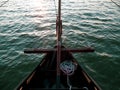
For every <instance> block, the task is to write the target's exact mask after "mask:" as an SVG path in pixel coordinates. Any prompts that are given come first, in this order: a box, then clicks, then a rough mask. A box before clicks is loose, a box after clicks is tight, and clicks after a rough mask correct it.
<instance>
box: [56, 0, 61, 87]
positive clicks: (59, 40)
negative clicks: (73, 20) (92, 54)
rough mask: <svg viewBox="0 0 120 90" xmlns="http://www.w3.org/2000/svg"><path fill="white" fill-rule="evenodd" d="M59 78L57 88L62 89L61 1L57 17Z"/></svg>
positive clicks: (57, 78)
mask: <svg viewBox="0 0 120 90" xmlns="http://www.w3.org/2000/svg"><path fill="white" fill-rule="evenodd" d="M56 21H57V25H56V29H57V30H56V31H57V76H56V88H60V61H61V46H62V43H61V31H62V25H61V24H62V23H61V0H59V1H58V16H57V20H56Z"/></svg>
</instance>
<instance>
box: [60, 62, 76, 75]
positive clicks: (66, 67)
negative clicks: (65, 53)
mask: <svg viewBox="0 0 120 90" xmlns="http://www.w3.org/2000/svg"><path fill="white" fill-rule="evenodd" d="M60 69H61V70H62V71H63V72H64V73H65V74H66V75H72V74H73V73H74V71H75V69H76V65H75V64H74V63H73V62H72V61H68V60H66V61H64V62H62V63H61V64H60Z"/></svg>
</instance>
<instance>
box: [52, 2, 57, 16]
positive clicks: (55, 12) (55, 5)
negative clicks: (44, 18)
mask: <svg viewBox="0 0 120 90" xmlns="http://www.w3.org/2000/svg"><path fill="white" fill-rule="evenodd" d="M53 2H54V7H55V14H56V17H57V15H58V14H57V6H56V1H55V0H53Z"/></svg>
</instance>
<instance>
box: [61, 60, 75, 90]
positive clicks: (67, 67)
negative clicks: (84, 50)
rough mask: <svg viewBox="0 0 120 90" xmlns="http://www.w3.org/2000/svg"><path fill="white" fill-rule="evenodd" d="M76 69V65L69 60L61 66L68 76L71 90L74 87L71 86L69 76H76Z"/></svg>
mask: <svg viewBox="0 0 120 90" xmlns="http://www.w3.org/2000/svg"><path fill="white" fill-rule="evenodd" d="M76 67H77V66H76V64H74V63H73V62H72V61H68V60H66V61H64V62H62V63H61V64H60V69H61V70H62V71H63V72H64V73H65V74H66V75H67V85H68V86H69V90H71V88H72V85H71V84H70V79H69V76H70V75H72V74H74V71H75V69H76Z"/></svg>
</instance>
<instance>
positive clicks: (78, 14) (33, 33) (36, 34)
mask: <svg viewBox="0 0 120 90" xmlns="http://www.w3.org/2000/svg"><path fill="white" fill-rule="evenodd" d="M4 1H5V0H4ZM114 1H115V0H114ZM2 2H3V0H1V1H0V3H2ZM116 2H117V3H120V1H119V0H116ZM55 14H56V13H55V7H54V2H53V0H10V1H9V2H8V3H6V4H5V5H4V6H3V7H0V90H13V89H14V88H15V87H16V86H17V85H18V84H19V82H20V81H21V80H22V79H23V78H24V77H25V76H27V75H28V74H29V73H30V72H31V71H32V70H33V69H34V68H35V66H36V65H38V63H39V62H40V60H41V59H42V57H43V55H34V54H33V55H26V54H24V53H23V51H24V49H25V48H52V47H54V45H55V44H56V36H55V21H56V15H55ZM62 20H63V36H62V38H63V44H64V46H66V47H69V48H70V47H71V48H82V47H87V46H91V47H94V48H95V50H96V51H95V52H94V53H88V54H83V53H82V54H74V56H75V58H76V59H77V60H78V61H79V63H80V64H81V66H82V67H83V68H84V69H85V70H86V71H87V72H88V73H89V74H90V76H92V77H93V78H94V80H95V81H96V82H97V83H98V84H99V85H100V87H101V88H102V89H103V90H120V7H118V6H116V5H115V4H113V3H112V2H111V0H63V2H62Z"/></svg>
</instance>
